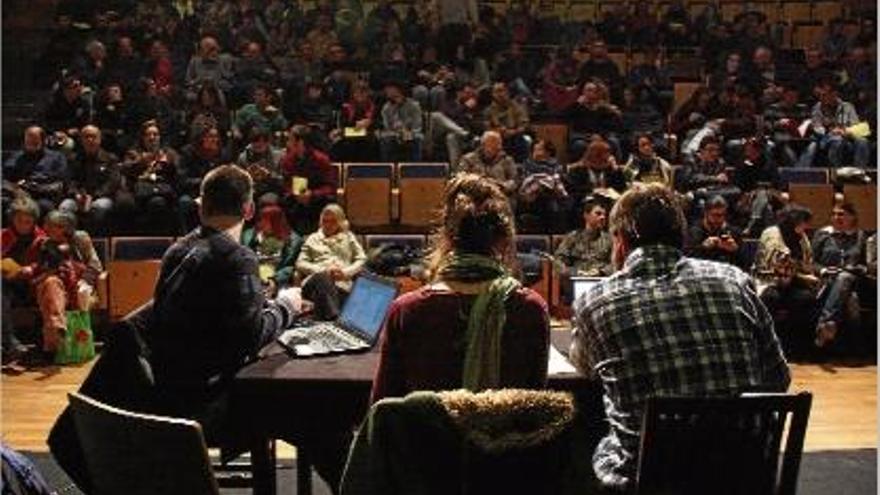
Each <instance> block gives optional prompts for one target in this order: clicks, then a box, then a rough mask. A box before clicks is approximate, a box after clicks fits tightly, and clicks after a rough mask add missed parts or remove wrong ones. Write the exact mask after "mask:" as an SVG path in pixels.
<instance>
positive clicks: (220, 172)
mask: <svg viewBox="0 0 880 495" xmlns="http://www.w3.org/2000/svg"><path fill="white" fill-rule="evenodd" d="M253 194H254V181H253V179H251V176H250V174H248V173H247V172H246V171H245V170H244V169H243V168H241V167H238V166H236V165H221V166H219V167H217V168H215V169H214V170H211V171H210V172H208V173H207V174H206V175H205V178H204V179H203V180H202V187H201V195H202V215H204V216H209V217H210V216H237V217H241V216H243V215H244V207H245V205H246V204H247V203H249V202H251V201H253Z"/></svg>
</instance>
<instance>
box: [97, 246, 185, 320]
mask: <svg viewBox="0 0 880 495" xmlns="http://www.w3.org/2000/svg"><path fill="white" fill-rule="evenodd" d="M172 243H173V239H172V238H171V237H114V238H113V240H112V241H111V243H110V261H109V262H108V263H107V265H108V268H107V271H108V273H109V292H110V320H111V321H115V320H117V319H119V318H122V317H123V316H125V315H127V314H128V313H130V312H131V311H133V310H134V309H135V308H138V307H140V306H141V305H142V304H144V303H145V302H147V301H149V300H150V299H151V298H152V297H153V290H154V289H155V287H156V281H157V280H158V279H159V270H160V268H161V265H162V256H163V255H164V254H165V251H166V250H167V249H168V248H169V247H171V244H172Z"/></svg>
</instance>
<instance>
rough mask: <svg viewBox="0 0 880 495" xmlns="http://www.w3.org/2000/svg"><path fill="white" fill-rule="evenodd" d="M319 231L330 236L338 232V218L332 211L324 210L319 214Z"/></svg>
mask: <svg viewBox="0 0 880 495" xmlns="http://www.w3.org/2000/svg"><path fill="white" fill-rule="evenodd" d="M321 232H323V233H324V235H325V236H331V235H333V234H336V233H337V232H339V219H338V218H336V214H335V213H333V212H332V211H325V212H324V213H322V214H321Z"/></svg>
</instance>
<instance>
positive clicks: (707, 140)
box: [699, 134, 721, 151]
mask: <svg viewBox="0 0 880 495" xmlns="http://www.w3.org/2000/svg"><path fill="white" fill-rule="evenodd" d="M710 144H717V145H719V146H721V140H719V139H718V138H717V137H716V136H714V135H712V134H709V135H708V136H705V137H704V138H703V139H702V140H700V148H699V150H700V151H703V150H704V149H705V148H706V146H709V145H710Z"/></svg>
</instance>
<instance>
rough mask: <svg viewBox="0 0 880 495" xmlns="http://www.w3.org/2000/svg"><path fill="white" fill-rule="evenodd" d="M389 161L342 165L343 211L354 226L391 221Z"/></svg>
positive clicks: (360, 226)
mask: <svg viewBox="0 0 880 495" xmlns="http://www.w3.org/2000/svg"><path fill="white" fill-rule="evenodd" d="M393 177H394V164H392V163H347V164H346V165H345V212H346V215H348V220H349V222H351V225H352V227H354V228H363V227H377V226H381V225H389V224H390V223H391V187H392V184H391V183H392V179H393Z"/></svg>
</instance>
